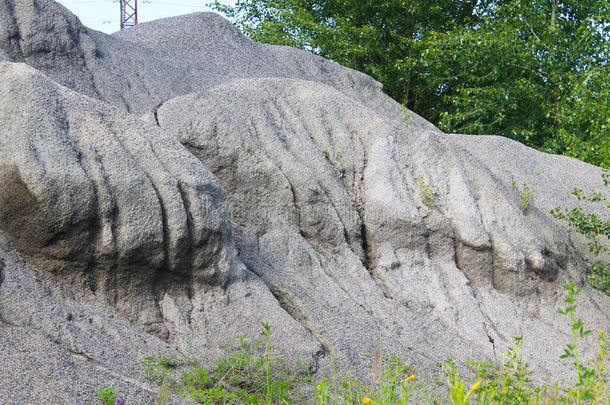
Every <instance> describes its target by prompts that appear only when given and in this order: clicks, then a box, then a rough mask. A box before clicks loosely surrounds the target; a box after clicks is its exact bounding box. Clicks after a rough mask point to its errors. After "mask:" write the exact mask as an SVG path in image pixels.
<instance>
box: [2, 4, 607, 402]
mask: <svg viewBox="0 0 610 405" xmlns="http://www.w3.org/2000/svg"><path fill="white" fill-rule="evenodd" d="M0 97H1V99H2V100H3V101H2V103H1V104H0V130H1V132H0V133H1V136H0V349H1V350H0V356H1V357H0V359H1V360H2V364H3V365H2V366H1V367H0V393H1V394H2V395H3V398H5V399H6V400H7V401H8V402H15V403H17V402H20V403H50V402H57V403H64V402H66V403H68V402H70V403H93V402H92V401H93V400H94V397H95V392H96V391H97V389H98V388H100V387H102V386H107V385H111V384H112V385H115V386H116V385H118V386H121V388H122V390H123V392H124V393H126V394H127V395H128V396H129V399H130V401H129V403H136V404H137V403H145V402H146V401H147V400H148V399H149V397H150V395H151V390H152V387H150V386H149V385H147V384H146V382H145V381H144V379H143V374H142V373H143V371H142V367H141V365H140V361H141V359H142V358H143V357H144V356H146V355H154V354H161V353H164V354H171V353H181V354H183V355H186V354H188V355H194V356H196V357H199V358H201V359H203V360H204V361H211V360H212V359H214V358H215V356H217V355H218V353H219V349H218V345H217V343H218V342H221V341H223V340H226V339H228V338H230V337H232V336H237V335H239V334H242V333H245V334H249V335H255V334H256V333H257V332H258V331H259V328H260V322H262V321H267V322H269V323H270V325H271V328H272V335H273V339H274V342H275V343H276V344H277V345H278V346H279V347H280V348H281V349H282V350H283V352H284V354H285V356H286V358H287V359H288V361H289V365H291V366H292V367H295V368H296V367H298V365H299V364H302V363H303V362H304V363H305V365H306V367H308V368H309V371H310V372H313V373H316V372H318V373H324V372H326V371H327V367H328V366H329V362H330V356H329V354H330V352H332V353H333V355H334V358H335V359H336V361H337V362H338V363H339V364H340V365H342V366H344V367H357V366H362V365H363V364H368V363H369V359H370V357H371V356H372V354H373V353H374V352H375V351H376V349H378V348H381V349H382V350H383V351H384V353H387V354H395V355H398V356H401V357H403V358H405V359H406V361H407V362H409V363H410V364H412V365H413V366H414V367H417V368H418V369H420V370H422V372H426V370H428V371H432V370H433V369H434V367H435V366H434V365H435V364H436V363H437V362H439V361H442V360H443V359H444V358H446V357H448V356H451V357H453V358H454V359H457V360H458V361H465V360H467V359H471V358H477V359H491V358H492V346H491V345H490V344H489V339H493V340H494V341H495V342H496V350H498V351H501V350H503V349H506V347H507V346H508V345H510V342H511V338H512V337H513V336H523V337H524V338H525V343H524V351H525V355H526V356H527V358H528V360H529V361H530V363H531V364H532V365H533V366H534V371H535V373H536V375H537V376H539V377H542V376H548V375H553V376H556V377H559V376H561V374H562V372H563V370H564V367H565V366H566V365H565V364H562V363H561V362H560V361H559V355H560V354H561V352H562V349H561V347H562V346H563V345H564V344H565V342H566V341H567V340H568V335H567V334H566V332H567V331H568V330H569V329H568V328H567V327H566V320H565V319H564V318H563V317H561V316H560V315H558V314H557V311H556V309H557V307H559V306H560V305H561V304H562V301H563V297H564V294H563V290H562V288H561V286H562V285H563V284H565V283H567V282H570V281H571V282H576V283H578V284H582V285H584V284H585V280H586V272H587V265H586V262H585V258H586V255H587V253H586V246H585V244H584V243H583V241H582V240H580V239H579V238H578V236H576V235H570V234H569V233H568V232H567V231H566V230H565V229H564V228H563V227H562V226H561V224H560V223H558V222H557V221H556V220H554V219H553V218H552V217H551V216H550V214H549V211H550V210H551V209H552V208H554V207H556V206H566V207H570V206H574V205H575V201H574V200H573V199H572V198H571V196H570V190H571V188H572V187H573V186H579V187H581V188H585V189H593V190H598V189H601V188H602V183H601V176H600V170H599V169H598V168H596V167H594V166H591V165H588V164H585V163H582V162H580V161H578V160H575V159H570V158H566V157H562V156H553V155H547V154H543V153H541V152H538V151H535V150H532V149H529V148H527V147H525V146H522V145H520V144H518V143H516V142H513V141H511V140H508V139H504V138H499V137H478V136H464V135H448V134H444V133H442V132H440V131H439V130H438V129H436V128H435V127H434V126H433V125H432V124H430V123H428V122H427V121H425V120H423V119H422V118H421V117H419V116H417V115H416V114H413V113H412V112H409V111H404V110H403V109H402V107H401V106H400V105H398V104H397V103H395V102H393V101H392V100H391V99H390V98H389V97H387V96H386V95H384V94H383V92H382V89H381V85H380V84H379V83H377V82H375V81H374V80H372V79H371V78H369V77H368V76H365V75H363V74H361V73H358V72H355V71H352V70H350V69H347V68H344V67H341V66H339V65H337V64H335V63H333V62H330V61H327V60H324V59H322V58H319V57H316V56H313V55H310V54H307V53H305V52H302V51H298V50H294V49H290V48H286V47H277V46H268V45H261V44H257V43H254V42H252V41H250V40H248V39H247V38H245V37H244V36H243V35H242V34H240V33H239V32H238V31H237V30H236V29H235V28H234V27H233V25H232V24H230V23H229V22H228V21H226V20H224V19H222V18H221V17H219V16H217V15H215V14H210V13H199V14H192V15H188V16H183V17H176V18H173V19H168V20H160V21H157V22H153V23H147V24H141V25H139V26H137V27H134V28H131V29H129V30H125V31H122V32H119V33H116V34H113V35H111V36H109V35H105V34H102V33H99V32H96V31H92V30H90V29H88V28H85V27H83V26H82V25H81V24H80V22H79V21H78V19H77V18H76V17H75V16H73V15H72V14H71V13H70V12H69V11H67V10H66V9H65V8H63V7H62V6H60V5H59V4H57V3H55V2H53V1H51V0H36V1H31V0H0ZM513 183H516V184H518V185H520V184H528V185H529V186H530V188H531V190H532V194H531V197H530V198H529V201H528V204H527V206H525V207H523V206H520V205H521V204H520V195H519V191H518V190H515V189H514V188H513V187H512V186H511V185H512V184H513ZM600 213H602V212H600ZM609 303H610V301H609V299H608V297H606V296H605V295H603V294H602V293H600V292H599V291H596V290H592V289H591V288H588V287H586V286H585V287H584V289H583V293H582V294H581V297H580V299H579V307H578V310H579V315H580V316H581V317H582V318H583V319H584V321H585V322H586V323H587V324H589V325H591V326H595V327H600V328H608V327H609V326H610V321H609V319H608V315H607V312H608V304H609ZM360 371H361V372H365V370H360ZM176 401H180V399H176Z"/></svg>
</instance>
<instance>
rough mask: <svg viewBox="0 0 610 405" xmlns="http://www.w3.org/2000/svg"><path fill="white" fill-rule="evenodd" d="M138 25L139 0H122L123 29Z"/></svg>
mask: <svg viewBox="0 0 610 405" xmlns="http://www.w3.org/2000/svg"><path fill="white" fill-rule="evenodd" d="M134 25H138V0H121V29H122V30H124V29H125V28H129V27H133V26H134Z"/></svg>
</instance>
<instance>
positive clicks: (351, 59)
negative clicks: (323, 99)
mask: <svg viewBox="0 0 610 405" xmlns="http://www.w3.org/2000/svg"><path fill="white" fill-rule="evenodd" d="M491 3H492V0H482V1H481V0H459V1H456V0H453V1H447V0H441V1H434V2H431V1H427V0H409V1H407V0H237V2H236V5H235V6H225V5H221V4H219V2H218V1H216V2H215V4H213V5H212V6H213V7H215V8H216V9H217V10H219V11H221V12H223V13H224V14H225V15H227V16H228V17H229V18H231V19H232V20H233V21H235V22H236V24H237V26H238V27H239V28H240V29H241V30H242V31H243V32H244V33H245V34H246V35H248V36H249V37H251V38H252V39H254V40H255V41H259V42H266V43H272V44H277V45H289V46H293V47H297V48H301V49H306V50H308V51H310V52H312V53H315V54H318V55H320V56H323V57H325V58H329V59H332V60H334V61H336V62H338V63H340V64H342V65H344V66H347V67H351V68H353V69H356V70H359V71H361V72H364V73H367V74H369V75H371V76H373V77H374V78H376V79H377V80H379V81H380V82H382V83H383V84H384V89H385V91H386V92H387V93H388V94H389V95H390V96H391V97H393V98H394V99H396V100H398V101H399V102H400V103H403V104H404V105H405V106H407V107H408V108H409V109H411V110H414V111H433V112H435V111H437V108H436V106H435V102H434V100H433V97H432V98H431V96H433V95H434V93H435V89H434V88H433V87H430V84H431V83H430V81H429V80H428V78H427V76H428V75H426V70H427V68H426V66H425V64H424V63H422V62H421V61H420V57H421V55H422V51H423V50H424V48H423V42H422V38H423V37H425V36H426V35H427V33H429V32H430V31H434V32H450V31H451V30H454V29H456V28H458V27H474V26H476V24H478V22H479V19H480V17H479V16H480V15H482V14H483V13H484V12H485V11H486V10H487V9H488V8H489V5H490V4H491ZM422 79H423V80H422ZM436 115H437V116H438V114H436Z"/></svg>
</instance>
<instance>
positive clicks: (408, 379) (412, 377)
mask: <svg viewBox="0 0 610 405" xmlns="http://www.w3.org/2000/svg"><path fill="white" fill-rule="evenodd" d="M411 380H415V376H414V375H413V374H411V375H410V376H408V377H407V379H406V380H405V382H409V381H411Z"/></svg>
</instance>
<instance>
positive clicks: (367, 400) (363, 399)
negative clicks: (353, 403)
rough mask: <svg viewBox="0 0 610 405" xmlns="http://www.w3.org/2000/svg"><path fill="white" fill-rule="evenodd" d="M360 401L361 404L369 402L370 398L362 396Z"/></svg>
mask: <svg viewBox="0 0 610 405" xmlns="http://www.w3.org/2000/svg"><path fill="white" fill-rule="evenodd" d="M362 403H363V404H370V403H371V398H369V397H364V398H362Z"/></svg>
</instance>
